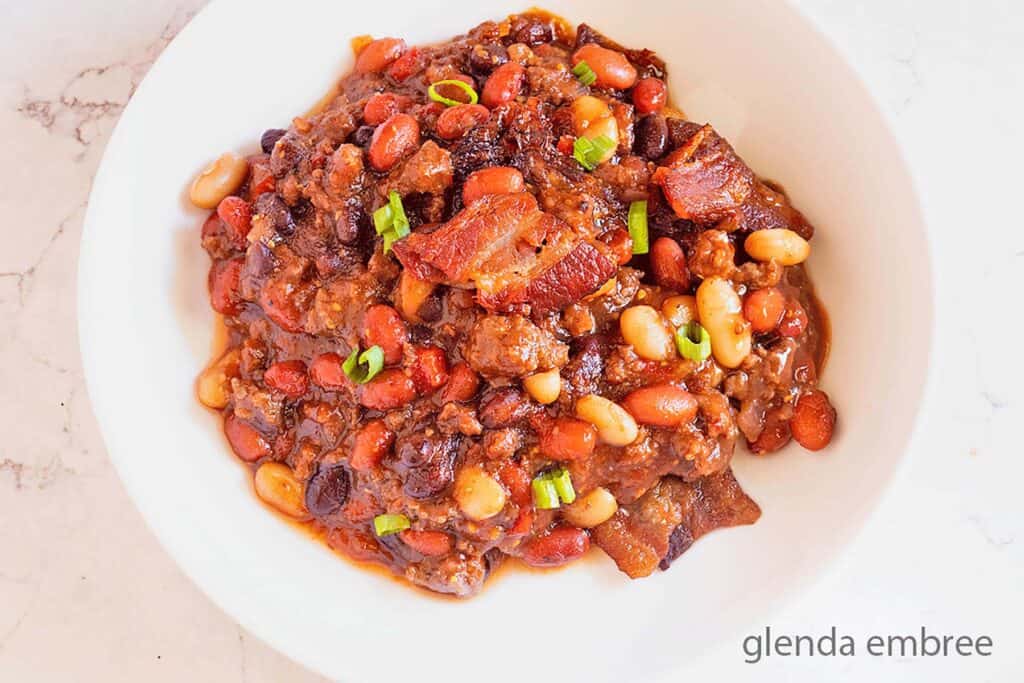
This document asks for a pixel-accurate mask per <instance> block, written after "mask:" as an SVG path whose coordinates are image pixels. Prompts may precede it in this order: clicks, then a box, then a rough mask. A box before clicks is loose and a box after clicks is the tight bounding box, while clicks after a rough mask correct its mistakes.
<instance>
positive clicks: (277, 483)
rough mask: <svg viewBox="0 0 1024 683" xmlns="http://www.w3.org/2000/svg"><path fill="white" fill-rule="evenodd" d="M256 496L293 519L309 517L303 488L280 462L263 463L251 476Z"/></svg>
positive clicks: (290, 470) (288, 468)
mask: <svg viewBox="0 0 1024 683" xmlns="http://www.w3.org/2000/svg"><path fill="white" fill-rule="evenodd" d="M253 486H254V487H255V489H256V495H257V496H259V497H260V500H262V501H263V502H264V503H266V504H268V505H270V506H271V507H272V508H274V509H275V510H277V511H278V512H280V513H282V514H285V515H288V516H289V517H292V518H294V519H305V518H306V517H308V516H309V511H308V510H306V502H305V500H304V498H305V494H306V491H305V487H304V486H303V485H302V482H301V481H299V480H298V479H296V478H295V473H294V472H292V468H290V467H288V465H285V464H284V463H280V462H269V461H268V462H265V463H263V464H262V465H260V466H259V468H258V469H257V470H256V474H255V475H254V476H253Z"/></svg>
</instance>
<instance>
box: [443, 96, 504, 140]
mask: <svg viewBox="0 0 1024 683" xmlns="http://www.w3.org/2000/svg"><path fill="white" fill-rule="evenodd" d="M490 115H491V112H490V111H488V109H487V107H485V106H483V105H482V104H457V105H455V106H454V107H448V108H446V109H445V110H444V111H443V112H441V115H440V116H438V117H437V124H436V129H437V134H438V136H439V137H442V138H444V139H445V140H457V139H459V138H461V137H462V136H463V135H465V134H466V131H468V130H469V129H470V128H475V127H476V126H479V125H480V124H481V123H483V122H484V121H486V120H487V119H488V117H490Z"/></svg>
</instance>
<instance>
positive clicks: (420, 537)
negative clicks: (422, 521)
mask: <svg viewBox="0 0 1024 683" xmlns="http://www.w3.org/2000/svg"><path fill="white" fill-rule="evenodd" d="M398 537H399V538H400V539H402V542H403V543H405V544H406V545H407V546H409V547H410V548H412V549H413V550H415V551H416V552H418V553H419V554H420V555H426V556H427V557H436V556H438V555H447V554H448V553H450V552H451V550H452V538H451V536H449V535H448V534H446V533H444V532H443V531H416V530H415V529H406V530H405V531H403V532H401V533H400V534H398Z"/></svg>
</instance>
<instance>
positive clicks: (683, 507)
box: [593, 470, 761, 579]
mask: <svg viewBox="0 0 1024 683" xmlns="http://www.w3.org/2000/svg"><path fill="white" fill-rule="evenodd" d="M760 516H761V508H759V507H758V506H757V503H755V502H754V501H753V500H751V499H750V497H749V496H747V494H746V493H744V492H743V489H741V488H740V485H739V483H737V481H736V479H735V477H733V475H732V470H725V471H724V472H720V473H718V474H713V475H711V476H708V477H704V478H702V479H698V480H697V481H695V482H693V483H686V482H684V481H682V480H681V479H676V478H675V477H665V478H664V479H662V480H661V482H659V483H658V485H657V486H655V487H654V488H653V489H651V490H650V491H648V492H647V493H645V494H644V495H643V496H642V497H641V498H640V499H639V500H637V501H636V502H634V503H631V504H629V505H624V506H623V507H621V508H620V509H619V511H618V512H616V513H615V515H614V516H613V517H612V518H611V519H610V520H608V521H607V522H605V523H604V524H601V525H600V526H598V527H597V528H595V529H594V532H593V537H594V542H595V543H597V545H598V546H599V547H600V548H601V549H602V550H604V551H605V552H606V553H608V555H609V556H611V558H612V559H613V560H615V564H616V565H618V567H619V569H621V570H622V571H623V572H625V573H626V574H627V575H628V576H629V577H630V578H633V579H636V578H640V577H643V576H648V575H649V574H650V573H651V572H653V571H654V569H655V568H656V567H658V566H659V564H661V565H662V568H667V567H668V565H669V564H670V563H671V562H672V560H675V559H676V558H677V557H678V556H679V555H681V554H682V553H683V552H685V551H686V550H687V549H688V548H689V547H690V544H692V543H693V541H695V540H697V539H698V538H700V537H701V536H703V535H704V534H706V533H708V532H709V531H714V530H715V529H719V528H722V527H730V526H737V525H741V524H753V523H754V522H756V521H757V519H758V518H759V517H760Z"/></svg>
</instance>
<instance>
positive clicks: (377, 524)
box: [373, 514, 409, 536]
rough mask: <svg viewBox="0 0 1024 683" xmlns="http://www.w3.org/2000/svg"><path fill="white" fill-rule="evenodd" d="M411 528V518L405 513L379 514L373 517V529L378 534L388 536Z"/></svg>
mask: <svg viewBox="0 0 1024 683" xmlns="http://www.w3.org/2000/svg"><path fill="white" fill-rule="evenodd" d="M408 528H409V518H408V517H406V516H405V515H392V514H388V515H377V516H376V517H374V518H373V530H374V531H375V532H376V533H377V535H378V536H388V535H390V534H397V533H398V532H399V531H405V530H406V529H408Z"/></svg>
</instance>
